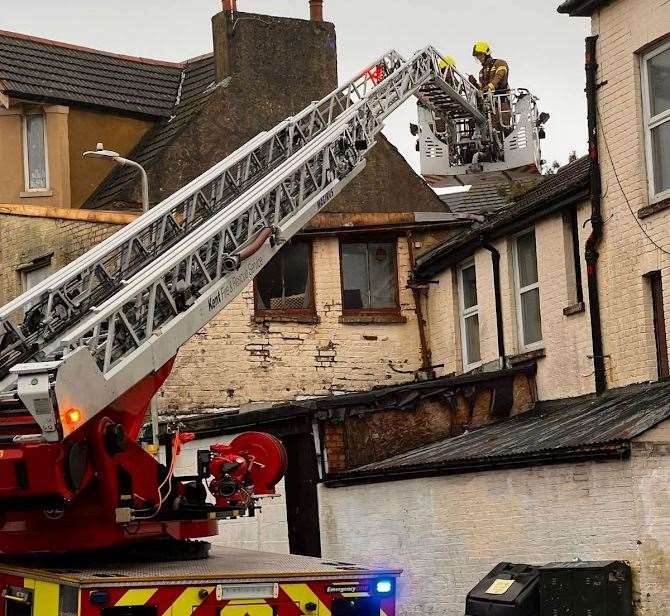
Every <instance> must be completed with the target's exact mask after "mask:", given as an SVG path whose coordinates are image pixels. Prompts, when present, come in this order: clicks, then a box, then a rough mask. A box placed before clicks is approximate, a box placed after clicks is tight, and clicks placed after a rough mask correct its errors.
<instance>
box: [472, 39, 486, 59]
mask: <svg viewBox="0 0 670 616" xmlns="http://www.w3.org/2000/svg"><path fill="white" fill-rule="evenodd" d="M478 53H483V54H486V55H487V56H490V55H491V46H490V45H489V44H488V43H487V42H486V41H477V42H476V43H475V44H474V46H473V47H472V55H473V56H474V55H476V54H478Z"/></svg>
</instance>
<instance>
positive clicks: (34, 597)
mask: <svg viewBox="0 0 670 616" xmlns="http://www.w3.org/2000/svg"><path fill="white" fill-rule="evenodd" d="M398 573H399V572H398V571H392V570H388V571H385V570H371V569H367V568H365V567H359V566H355V565H351V564H347V563H338V562H332V563H331V562H323V561H322V560H320V559H318V558H309V557H304V556H292V555H282V554H269V553H265V552H253V551H248V550H233V549H215V550H214V551H213V552H212V553H211V554H210V555H209V558H204V559H202V560H189V561H176V562H170V561H162V560H161V561H156V562H151V563H147V562H144V563H142V562H139V563H127V564H117V565H114V564H108V563H104V564H93V563H89V564H88V565H86V564H83V563H82V564H81V565H80V564H76V565H74V564H71V565H69V566H68V565H64V564H59V565H57V566H56V565H54V566H43V567H35V566H29V565H16V564H14V565H0V586H1V587H2V588H3V591H2V597H3V598H2V602H1V603H2V607H0V616H301V615H303V614H305V615H314V616H324V615H332V616H354V615H355V616H380V615H381V616H384V615H386V616H394V614H395V597H394V595H395V580H396V577H397V575H398Z"/></svg>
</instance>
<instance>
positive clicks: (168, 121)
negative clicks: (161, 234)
mask: <svg viewBox="0 0 670 616" xmlns="http://www.w3.org/2000/svg"><path fill="white" fill-rule="evenodd" d="M183 73H184V74H183V81H182V85H181V88H180V93H179V99H178V101H177V104H176V105H175V106H174V107H172V108H171V111H170V116H169V117H167V118H164V119H162V120H160V121H159V122H158V123H157V124H156V125H155V126H153V128H152V129H151V130H150V131H149V132H148V133H147V134H146V135H145V136H144V137H143V138H142V139H141V140H140V142H139V143H138V144H137V145H136V146H135V148H133V150H132V151H131V152H130V153H129V154H128V158H130V159H131V160H135V161H137V162H138V163H140V164H141V165H142V166H143V167H145V168H146V167H147V166H149V165H151V163H152V162H153V161H154V159H155V158H156V157H158V156H160V155H161V154H162V152H163V151H164V149H165V147H166V146H168V145H169V144H170V143H172V142H173V141H174V140H175V139H176V138H177V136H178V135H179V133H180V132H181V130H182V129H183V128H184V127H185V126H187V125H188V124H189V122H190V121H191V120H192V119H193V117H194V116H195V115H197V114H198V112H199V111H200V110H201V109H202V108H203V106H204V104H205V102H206V101H207V100H208V99H209V96H210V94H211V93H212V92H213V88H212V86H213V84H214V82H215V67H214V57H213V55H212V54H208V55H206V56H202V57H200V58H196V59H194V60H189V61H188V62H186V64H185V65H184V71H183ZM136 184H137V178H136V171H135V169H133V168H132V167H129V166H127V167H121V166H115V167H114V168H113V169H112V171H111V172H110V173H109V175H108V176H107V177H106V178H105V179H104V180H103V182H102V183H101V184H100V185H99V186H98V188H97V189H96V190H95V191H94V192H93V194H91V196H90V197H89V198H88V199H87V200H86V201H85V202H84V205H83V208H84V209H106V210H114V209H117V204H119V203H121V206H120V207H121V209H124V210H127V209H128V207H127V204H125V203H124V200H123V198H122V195H124V194H125V193H126V192H127V191H128V190H129V189H130V188H131V187H134V186H136Z"/></svg>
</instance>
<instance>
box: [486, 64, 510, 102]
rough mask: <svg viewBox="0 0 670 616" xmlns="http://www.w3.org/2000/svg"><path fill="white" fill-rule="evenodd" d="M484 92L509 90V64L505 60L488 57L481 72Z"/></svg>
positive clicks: (499, 92)
mask: <svg viewBox="0 0 670 616" xmlns="http://www.w3.org/2000/svg"><path fill="white" fill-rule="evenodd" d="M479 85H480V88H481V89H482V92H497V93H498V94H501V93H503V92H509V66H508V65H507V62H505V60H496V59H494V58H488V59H487V60H486V62H485V63H484V65H483V66H482V70H481V71H480V72H479Z"/></svg>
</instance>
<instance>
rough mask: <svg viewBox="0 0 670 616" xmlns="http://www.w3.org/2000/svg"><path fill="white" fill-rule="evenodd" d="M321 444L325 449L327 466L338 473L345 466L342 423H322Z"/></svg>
mask: <svg viewBox="0 0 670 616" xmlns="http://www.w3.org/2000/svg"><path fill="white" fill-rule="evenodd" d="M323 445H324V448H325V450H326V456H327V462H328V468H329V469H332V472H333V473H339V472H342V471H344V470H345V469H346V468H347V458H346V445H345V436H344V424H336V423H331V422H328V423H326V424H324V439H323Z"/></svg>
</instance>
